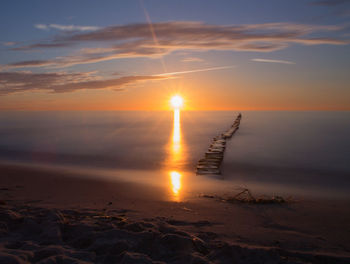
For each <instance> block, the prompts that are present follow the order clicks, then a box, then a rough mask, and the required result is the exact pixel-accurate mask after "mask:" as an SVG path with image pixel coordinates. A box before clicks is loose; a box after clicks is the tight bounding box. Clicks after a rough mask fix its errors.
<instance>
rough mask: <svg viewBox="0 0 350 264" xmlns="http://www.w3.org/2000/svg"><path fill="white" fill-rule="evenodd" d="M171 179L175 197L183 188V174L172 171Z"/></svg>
mask: <svg viewBox="0 0 350 264" xmlns="http://www.w3.org/2000/svg"><path fill="white" fill-rule="evenodd" d="M170 180H171V185H172V191H173V194H174V196H175V198H178V196H179V191H180V189H181V174H180V173H179V172H177V171H171V172H170Z"/></svg>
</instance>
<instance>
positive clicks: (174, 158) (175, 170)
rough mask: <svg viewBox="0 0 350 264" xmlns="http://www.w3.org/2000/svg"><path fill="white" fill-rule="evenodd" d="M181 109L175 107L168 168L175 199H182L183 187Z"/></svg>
mask: <svg viewBox="0 0 350 264" xmlns="http://www.w3.org/2000/svg"><path fill="white" fill-rule="evenodd" d="M180 124H181V122H180V109H174V123H173V133H172V137H171V141H170V148H169V149H170V153H169V157H168V162H167V170H168V171H169V176H170V189H171V192H172V195H173V199H174V200H175V201H179V200H180V192H181V187H182V182H181V178H182V173H181V171H180V170H179V169H180V167H181V161H182V159H183V153H182V152H183V149H182V142H181V125H180Z"/></svg>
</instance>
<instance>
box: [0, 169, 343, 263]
mask: <svg viewBox="0 0 350 264" xmlns="http://www.w3.org/2000/svg"><path fill="white" fill-rule="evenodd" d="M0 172H1V180H0V201H2V205H0V206H1V209H2V210H1V212H2V213H1V218H0V222H2V226H1V233H2V237H3V238H2V239H0V252H1V256H0V260H1V258H4V257H8V258H13V259H16V258H20V260H22V261H23V262H18V263H26V262H25V261H27V262H29V263H31V262H32V261H34V259H35V258H36V256H37V254H39V253H38V252H39V251H40V250H49V248H50V247H55V250H51V251H52V255H50V254H51V253H50V254H49V255H50V256H48V259H49V258H51V259H54V261H56V262H57V263H58V262H59V261H60V260H62V259H64V258H67V259H69V258H73V259H75V260H74V261H85V262H88V263H89V262H91V263H96V262H97V263H108V262H106V259H108V258H113V259H114V261H119V262H121V263H130V261H140V263H152V262H155V261H165V262H166V263H191V262H195V263H211V262H217V263H230V261H231V262H233V261H237V258H238V260H239V261H240V259H241V258H242V259H244V258H245V259H247V260H248V259H249V261H248V262H247V261H246V262H244V261H243V260H242V262H239V261H238V263H251V262H253V261H257V260H259V259H260V258H266V261H267V260H269V261H272V263H275V262H276V263H293V262H290V261H291V260H292V259H298V261H300V263H304V262H305V263H306V262H308V261H309V262H310V261H311V262H314V261H315V260H316V259H319V260H320V262H319V263H327V261H328V262H335V263H348V262H350V212H349V210H347V208H349V205H350V202H349V201H317V200H301V201H298V202H294V203H288V204H285V205H274V204H270V205H269V204H267V205H250V204H239V203H234V204H229V203H224V202H219V201H216V200H212V199H205V198H200V197H198V196H195V197H192V198H189V199H186V200H185V201H183V202H171V201H166V200H161V199H160V198H159V197H165V196H164V195H166V194H165V193H162V191H163V192H164V189H161V188H157V187H154V186H152V187H150V186H145V185H142V184H136V183H128V182H123V181H119V182H110V181H105V180H103V179H83V178H81V177H79V175H77V174H74V173H70V172H69V171H63V172H62V171H61V172H60V171H52V170H51V171H50V170H44V169H41V170H40V169H34V168H28V167H27V168H26V167H16V166H5V165H0ZM80 176H83V175H80ZM43 215H48V216H47V217H46V216H45V217H46V218H45V217H44V220H42V217H43ZM16 219H17V220H16ZM20 219H21V220H20ZM62 219H63V220H62ZM64 219H65V220H64ZM123 219H124V220H123ZM33 221H34V222H33ZM38 221H39V222H40V221H44V222H45V225H43V226H42V227H40V232H41V233H40V232H39V233H40V234H41V235H40V236H38V234H37V232H38V231H37V232H34V231H33V230H37V229H35V228H34V227H35V225H36V224H35V223H37V222H38ZM67 221H68V222H67ZM13 223H15V224H13ZM31 225H33V226H31ZM97 227H99V228H102V229H103V230H104V229H106V230H107V231H106V230H105V231H96V228H97ZM33 228H34V229H33ZM37 228H38V226H37ZM67 228H68V229H69V228H72V230H71V231H70V232H71V234H70V232H68V233H65V232H66V231H65V230H66V229H67ZM84 228H85V229H87V230H88V231H87V234H85V237H84V235H83V234H81V236H82V237H81V240H82V241H84V240H86V239H87V240H89V241H90V240H91V239H92V240H93V241H90V242H91V244H90V245H89V246H86V247H85V248H79V247H75V246H74V243H73V242H72V241H71V240H69V239H66V240H65V236H68V237H69V236H70V235H72V234H73V233H74V232H76V230H80V229H84ZM52 230H55V231H54V234H56V235H57V234H61V235H60V236H56V235H55V236H56V237H55V239H56V240H54V241H51V242H50V243H49V244H46V245H40V243H39V242H40V241H41V242H42V240H41V239H42V236H46V235H48V234H47V233H50V232H53V231H52ZM94 230H95V231H94ZM108 232H112V233H113V232H115V233H116V234H119V235H120V236H121V237H122V238H123V239H122V240H123V241H124V242H125V241H126V242H125V243H126V244H127V245H126V246H125V245H124V247H125V250H122V252H119V251H120V250H119V249H118V250H119V251H118V250H117V249H115V250H116V251H115V252H114V253H113V252H112V251H111V249H110V248H111V247H114V246H115V244H118V243H119V242H120V241H119V242H118V241H116V238H115V237H114V238H113V239H112V238H109V235H108V234H107V233H108ZM148 233H150V234H151V235H149V234H148ZM45 234H46V235H45ZM146 234H147V235H146ZM86 236H87V237H86ZM148 236H151V237H148ZM117 237H118V235H117ZM23 239H24V243H22V242H23ZM144 239H146V240H144ZM147 239H150V240H151V241H148V240H147ZM197 239H198V240H197ZM101 240H103V241H105V240H106V241H107V242H106V241H105V242H106V243H107V244H106V245H105V248H109V251H108V250H107V249H106V250H102V251H101V252H100V253H99V250H98V249H96V248H94V247H97V246H98V245H97V244H98V243H101ZM117 240H118V239H117ZM11 241H12V242H11ZM140 241H141V242H142V241H143V242H145V241H148V242H147V244H148V243H150V244H151V245H152V248H149V250H146V251H145V252H143V251H142V250H141V249H140V247H136V246H135V243H136V244H137V243H141V242H140ZM10 242H11V243H15V244H16V243H17V248H15V249H14V248H11V247H14V246H13V245H12V246H11V245H9V243H10ZM20 242H21V243H20ZM117 242H118V243H117ZM143 242H142V243H143ZM28 243H31V244H35V245H36V246H33V245H32V246H33V247H29V246H28ZM72 243H73V244H72ZM81 243H83V242H81ZM164 243H165V245H166V246H165V247H163V244H164ZM167 243H169V244H167ZM118 245H119V244H118ZM48 247H49V248H48ZM57 247H59V248H57ZM80 247H81V245H80ZM120 247H121V248H123V246H120ZM67 248H69V252H68V251H67V250H66V249H67ZM114 248H115V247H114ZM140 250H141V251H140ZM169 250H170V251H174V252H175V253H176V254H175V256H171V255H169V252H170V251H169ZM23 251H26V253H23ZM51 251H50V252H51ZM107 251H108V252H107ZM77 252H80V253H79V254H82V255H79V254H78V253H77ZM118 252H119V253H118ZM8 255H10V256H8ZM31 256H32V257H31ZM72 256H75V258H74V257H72ZM77 256H78V257H77ZM79 256H80V257H79ZM81 256H84V257H81ZM252 258H253V259H252ZM254 258H255V259H254ZM136 259H138V260H136ZM47 261H48V260H47ZM70 261H72V263H79V262H73V260H70ZM128 261H129V262H128ZM142 261H143V262H142ZM274 261H275V262H274ZM278 261H280V262H278ZM322 261H324V262H322ZM56 262H52V263H56ZM85 262H81V263H85ZM5 263H6V262H5ZM14 263H16V262H14ZM43 263H48V262H43ZM50 263H51V262H50ZM69 263H70V262H69ZM131 263H132V262H131ZM158 263H159V262H158ZM160 263H161V262H160ZM316 263H317V262H316Z"/></svg>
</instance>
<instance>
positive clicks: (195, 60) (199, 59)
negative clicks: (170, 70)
mask: <svg viewBox="0 0 350 264" xmlns="http://www.w3.org/2000/svg"><path fill="white" fill-rule="evenodd" d="M181 61H182V62H203V61H204V60H203V59H201V58H197V57H188V58H184V59H182V60H181Z"/></svg>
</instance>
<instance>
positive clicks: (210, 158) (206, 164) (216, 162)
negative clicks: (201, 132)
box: [197, 114, 242, 175]
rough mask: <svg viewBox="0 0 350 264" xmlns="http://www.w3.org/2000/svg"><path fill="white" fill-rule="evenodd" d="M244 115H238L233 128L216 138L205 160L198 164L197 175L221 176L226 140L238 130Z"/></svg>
mask: <svg viewBox="0 0 350 264" xmlns="http://www.w3.org/2000/svg"><path fill="white" fill-rule="evenodd" d="M241 118H242V115H241V114H238V116H237V118H236V120H235V121H234V122H233V124H232V125H231V127H230V128H229V129H228V130H227V131H225V132H223V133H222V134H221V135H219V136H217V137H214V138H213V141H212V142H211V144H210V146H209V148H208V150H207V152H205V155H204V158H202V159H200V160H199V161H198V164H197V174H199V175H204V174H221V170H220V165H221V163H222V160H223V159H224V152H225V148H226V140H227V139H230V138H231V137H232V136H233V135H234V133H235V132H236V131H237V130H238V128H239V125H240V123H241Z"/></svg>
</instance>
